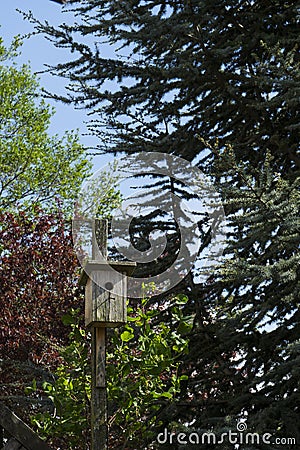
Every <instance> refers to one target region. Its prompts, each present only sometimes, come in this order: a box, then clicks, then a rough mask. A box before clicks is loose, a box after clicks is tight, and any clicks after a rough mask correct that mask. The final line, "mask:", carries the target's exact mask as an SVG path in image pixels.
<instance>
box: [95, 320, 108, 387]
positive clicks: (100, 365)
mask: <svg viewBox="0 0 300 450" xmlns="http://www.w3.org/2000/svg"><path fill="white" fill-rule="evenodd" d="M105 348H106V330H105V328H96V354H97V356H96V387H101V388H105V387H106V381H105V378H106V377H105V370H106V367H105V366H106V354H105V353H106V352H105Z"/></svg>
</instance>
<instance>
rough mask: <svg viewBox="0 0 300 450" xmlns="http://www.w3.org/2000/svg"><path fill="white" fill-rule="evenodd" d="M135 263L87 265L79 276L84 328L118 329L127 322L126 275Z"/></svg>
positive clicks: (93, 263)
mask: <svg viewBox="0 0 300 450" xmlns="http://www.w3.org/2000/svg"><path fill="white" fill-rule="evenodd" d="M135 266H136V263H134V262H115V261H107V262H106V261H89V262H87V263H86V265H85V267H84V271H83V272H82V274H81V278H80V284H81V285H83V286H85V325H86V326H87V327H88V326H93V327H106V328H108V327H112V328H114V327H119V326H121V325H124V324H125V323H126V322H127V306H126V300H127V275H130V274H131V273H132V272H133V270H134V267H135Z"/></svg>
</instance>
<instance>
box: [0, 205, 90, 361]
mask: <svg viewBox="0 0 300 450" xmlns="http://www.w3.org/2000/svg"><path fill="white" fill-rule="evenodd" d="M66 228H67V227H66V224H65V223H64V221H63V219H62V217H60V216H59V215H54V214H53V215H52V214H43V213H42V212H41V211H37V212H36V214H35V217H34V218H33V217H32V216H29V215H27V214H26V213H25V212H19V213H17V214H12V213H1V214H0V292H1V298H0V359H8V358H9V359H13V360H19V361H26V360H31V361H32V362H34V363H38V364H43V365H44V366H48V367H51V366H53V365H55V360H57V357H58V352H57V350H56V349H55V346H56V345H61V344H64V343H66V340H67V336H68V333H69V330H68V329H67V328H66V327H65V326H64V325H63V323H62V321H61V317H62V316H63V315H64V314H66V313H67V312H68V311H69V310H70V308H83V298H82V296H81V294H80V293H79V290H78V262H77V259H76V255H75V253H74V251H73V246H72V239H71V232H70V230H67V229H66Z"/></svg>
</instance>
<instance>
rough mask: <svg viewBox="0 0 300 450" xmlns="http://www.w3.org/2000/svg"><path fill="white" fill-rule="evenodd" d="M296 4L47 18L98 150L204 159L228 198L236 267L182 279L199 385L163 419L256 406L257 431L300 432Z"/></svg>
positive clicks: (252, 418) (135, 9)
mask: <svg viewBox="0 0 300 450" xmlns="http://www.w3.org/2000/svg"><path fill="white" fill-rule="evenodd" d="M298 7H299V5H298V2H297V1H289V2H285V1H279V0H272V1H271V0H262V1H256V0H253V1H248V0H238V1H232V0H229V1H225V0H219V1H209V0H205V1H199V0H187V1H172V0H170V1H163V0H153V1H143V2H142V1H139V0H128V1H118V2H115V1H100V0H93V1H92V0H84V1H81V2H72V8H73V10H74V13H75V14H76V17H77V22H76V23H75V24H74V25H73V26H68V25H66V24H63V25H62V26H61V27H60V28H59V29H54V28H53V27H51V26H49V25H48V24H42V23H40V22H37V21H35V23H36V25H37V27H38V30H39V31H40V32H43V33H45V34H46V36H47V37H48V38H50V39H52V40H53V41H54V43H55V45H56V46H58V47H62V48H67V49H70V50H71V51H72V52H75V54H76V55H77V56H76V57H75V59H74V60H72V61H70V62H66V63H65V64H61V65H58V66H57V67H51V68H49V70H51V71H53V72H54V73H56V74H58V75H61V76H63V77H65V78H67V79H69V80H70V85H69V94H68V95H66V96H65V97H64V98H61V99H62V100H63V101H65V102H74V104H75V105H77V106H85V107H86V108H89V109H90V110H91V112H92V113H93V114H94V120H93V121H92V122H91V125H90V127H91V130H92V132H94V133H95V134H96V135H98V136H99V138H100V140H101V144H100V146H99V149H100V150H105V151H107V152H113V153H118V152H125V153H128V154H130V153H133V152H136V151H142V152H153V151H161V152H164V153H169V154H173V155H178V156H181V157H183V158H185V159H187V160H188V161H194V162H195V163H197V165H198V167H200V168H201V170H203V171H204V172H205V173H207V174H209V175H210V176H211V177H212V178H213V180H214V182H215V184H216V185H217V186H218V188H219V190H220V193H221V195H222V198H223V200H224V205H225V209H226V212H227V214H228V217H229V220H230V227H229V237H228V238H229V242H228V248H227V251H226V253H227V257H226V260H225V262H224V265H223V266H222V267H221V268H220V269H219V270H218V271H215V273H213V274H212V276H211V277H210V280H209V282H207V283H206V284H197V283H196V280H195V278H194V275H196V274H195V273H192V274H190V275H189V277H187V278H186V280H185V284H184V283H183V284H182V285H181V286H180V289H181V290H182V291H185V292H186V293H187V295H188V297H189V301H188V303H187V310H188V311H189V312H191V313H193V314H194V317H195V318H194V329H193V332H192V336H191V344H190V353H189V355H188V356H187V357H186V358H185V360H184V361H183V365H182V370H183V371H185V372H186V373H187V374H188V375H189V382H188V383H187V386H186V389H185V391H184V390H183V391H182V393H181V399H180V401H177V402H174V404H173V406H172V408H170V407H168V408H164V409H162V411H160V413H158V416H159V417H160V419H161V420H162V423H169V422H170V421H172V420H174V421H176V422H177V424H178V423H180V422H181V423H182V424H183V423H184V422H187V423H190V422H192V421H194V427H195V428H197V429H200V430H207V429H208V428H210V429H214V430H216V431H217V430H218V432H221V431H222V430H224V429H225V430H226V429H228V428H230V427H231V428H232V426H234V428H235V423H236V422H235V421H236V420H238V418H239V417H241V416H242V415H244V416H245V417H247V418H248V427H249V429H251V430H254V431H259V432H262V433H263V432H270V433H272V434H273V435H276V434H279V435H281V436H286V437H296V438H297V439H298V442H299V439H300V437H299V435H298V431H297V429H296V423H297V422H298V421H299V407H298V406H297V405H298V404H299V386H298V381H297V380H298V377H299V371H298V369H297V363H298V362H299V331H298V329H299V327H298V325H299V314H298V312H297V307H298V302H299V268H298V262H299V218H298V217H299V167H300V157H299V153H298V132H299V118H298V117H299V116H298V115H297V111H298V110H299V104H298V103H299V101H298V99H299V55H298V52H297V50H298V44H297V41H298V27H297V17H298V13H299V11H298ZM31 20H34V19H32V18H31ZM80 36H82V40H81V41H78V39H79V37H80ZM86 36H89V37H91V36H93V41H94V43H95V46H90V45H89V41H87V40H85V39H84V37H86ZM104 42H108V43H109V44H110V46H111V51H112V55H111V57H106V56H105V54H104V52H103V54H102V47H101V45H103V44H104ZM56 98H59V97H56ZM166 185H167V184H166V183H165V184H164V185H162V186H161V188H166ZM183 196H184V194H183ZM163 317H164V316H163ZM289 445H290V444H287V445H286V446H285V448H292V446H289ZM171 447H172V448H175V445H174V444H173V445H172V446H171ZM203 448H205V447H203ZM224 448H226V447H224ZM228 448H232V445H231V446H230V445H229V446H228ZM243 448H247V447H245V446H244V447H243ZM248 448H249V449H250V445H249V446H248ZM251 448H264V444H256V445H252V447H251ZM274 448H280V446H279V445H278V446H277V447H276V446H275V447H274Z"/></svg>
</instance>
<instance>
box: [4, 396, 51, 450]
mask: <svg viewBox="0 0 300 450" xmlns="http://www.w3.org/2000/svg"><path fill="white" fill-rule="evenodd" d="M0 426H2V427H3V428H4V429H5V430H6V431H8V433H9V434H10V435H11V436H13V437H14V438H15V439H16V440H18V441H19V442H20V444H22V445H23V447H25V449H27V450H51V449H50V447H49V446H48V445H47V444H46V443H45V442H44V441H42V439H40V438H39V437H38V436H37V435H36V434H35V433H34V431H33V430H32V429H31V428H29V426H28V425H26V424H25V423H24V422H23V421H22V420H21V419H20V418H19V417H17V416H16V415H15V414H14V413H13V412H12V411H11V410H10V409H9V408H7V407H6V406H5V405H4V404H3V403H1V402H0ZM5 450H6V448H5Z"/></svg>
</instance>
